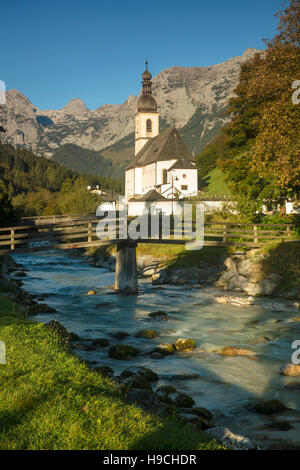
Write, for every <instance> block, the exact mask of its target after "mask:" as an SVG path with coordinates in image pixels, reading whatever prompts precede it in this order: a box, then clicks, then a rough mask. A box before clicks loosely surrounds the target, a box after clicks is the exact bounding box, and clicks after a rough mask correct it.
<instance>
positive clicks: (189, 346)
mask: <svg viewBox="0 0 300 470" xmlns="http://www.w3.org/2000/svg"><path fill="white" fill-rule="evenodd" d="M195 347H196V342H195V341H194V340H193V339H185V338H179V339H178V340H177V341H176V342H175V349H176V350H177V351H192V350H193V349H195Z"/></svg>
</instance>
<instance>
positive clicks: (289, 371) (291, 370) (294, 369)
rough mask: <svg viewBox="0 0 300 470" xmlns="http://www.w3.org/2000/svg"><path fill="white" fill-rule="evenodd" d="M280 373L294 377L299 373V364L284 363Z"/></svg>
mask: <svg viewBox="0 0 300 470" xmlns="http://www.w3.org/2000/svg"><path fill="white" fill-rule="evenodd" d="M280 374H281V375H287V376H288V377H296V376H297V375H300V365H296V364H284V365H283V366H282V367H281V369H280Z"/></svg>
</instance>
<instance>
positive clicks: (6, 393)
mask: <svg viewBox="0 0 300 470" xmlns="http://www.w3.org/2000/svg"><path fill="white" fill-rule="evenodd" d="M0 340H2V341H4V342H5V344H6V360H7V364H1V365H0V383H1V389H0V423H1V425H0V449H33V450H36V449H51V450H52V449H59V450H62V449H106V450H107V449H109V450H116V449H124V450H125V449H216V448H220V446H218V445H217V444H216V443H215V441H210V440H209V439H208V438H207V436H205V435H204V434H203V433H198V432H195V431H193V430H192V429H191V428H190V427H186V426H184V425H183V424H182V423H181V422H180V421H176V420H171V419H170V420H163V419H162V418H159V417H157V416H154V415H151V414H149V413H146V412H143V411H142V410H141V409H139V408H138V407H136V406H134V405H130V404H128V403H126V401H125V399H124V396H123V395H122V394H121V392H120V391H119V390H118V389H117V388H116V386H115V385H114V383H113V382H111V381H110V380H109V379H106V378H104V377H102V376H101V375H98V374H97V373H95V372H93V371H91V370H90V369H89V368H88V367H87V366H86V364H85V363H84V362H83V361H82V360H80V359H79V358H78V357H77V356H75V355H73V354H72V353H71V352H70V350H69V348H68V346H66V345H64V344H62V342H61V340H60V339H59V338H58V337H57V336H55V335H54V334H53V333H51V332H50V331H49V330H48V329H47V328H46V327H45V326H44V325H43V324H41V323H39V324H38V323H35V322H33V321H30V320H28V319H26V318H24V315H23V314H22V313H21V312H20V311H19V310H18V309H17V307H16V306H15V305H14V304H13V303H12V302H11V301H9V300H8V299H6V298H5V297H3V296H1V295H0ZM124 367H125V364H124Z"/></svg>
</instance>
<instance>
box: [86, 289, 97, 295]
mask: <svg viewBox="0 0 300 470" xmlns="http://www.w3.org/2000/svg"><path fill="white" fill-rule="evenodd" d="M95 294H96V291H94V290H89V291H88V293H87V295H95Z"/></svg>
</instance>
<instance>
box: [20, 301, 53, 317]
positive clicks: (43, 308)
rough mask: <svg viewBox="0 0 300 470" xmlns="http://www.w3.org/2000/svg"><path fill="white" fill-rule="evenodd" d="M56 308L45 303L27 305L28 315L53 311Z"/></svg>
mask: <svg viewBox="0 0 300 470" xmlns="http://www.w3.org/2000/svg"><path fill="white" fill-rule="evenodd" d="M55 312H56V309H55V308H53V307H50V306H49V305H47V304H35V305H31V306H30V307H28V310H27V314H28V315H39V314H41V313H55Z"/></svg>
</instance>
